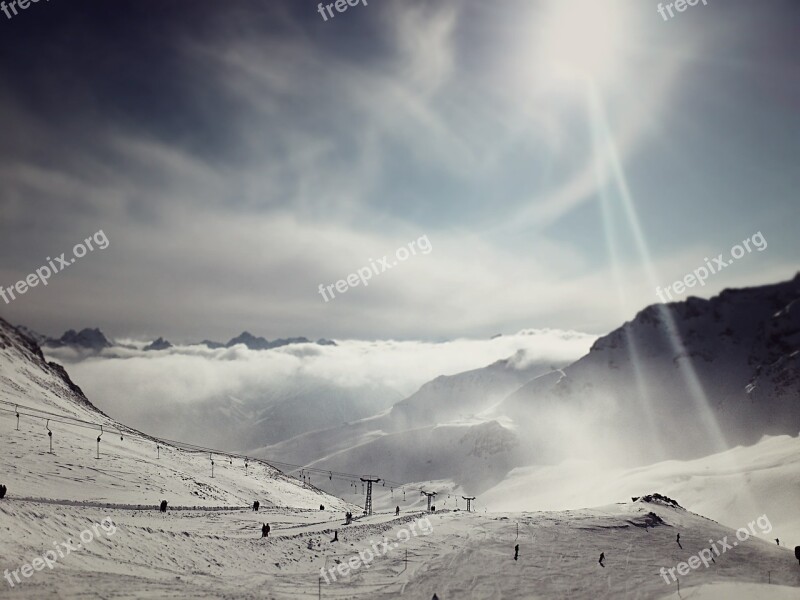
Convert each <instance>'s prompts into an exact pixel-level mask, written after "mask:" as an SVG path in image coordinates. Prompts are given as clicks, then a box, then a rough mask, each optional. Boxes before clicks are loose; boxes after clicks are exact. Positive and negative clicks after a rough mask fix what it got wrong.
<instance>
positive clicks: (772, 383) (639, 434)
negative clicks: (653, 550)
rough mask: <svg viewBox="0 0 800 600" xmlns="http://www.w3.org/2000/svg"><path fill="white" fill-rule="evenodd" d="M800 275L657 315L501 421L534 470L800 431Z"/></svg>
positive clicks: (679, 453)
mask: <svg viewBox="0 0 800 600" xmlns="http://www.w3.org/2000/svg"><path fill="white" fill-rule="evenodd" d="M798 395H800V275H798V276H797V277H795V278H794V279H793V280H791V281H787V282H784V283H779V284H775V285H768V286H762V287H756V288H748V289H738V290H726V291H724V292H722V293H721V294H720V295H718V296H716V297H714V298H711V299H710V300H702V299H699V298H689V299H688V300H686V301H685V302H675V303H671V304H668V305H654V306H649V307H648V308H646V309H644V310H643V311H641V312H640V313H639V314H638V315H636V318H634V319H633V320H632V321H630V322H628V323H625V324H624V325H623V326H622V327H620V328H619V329H617V330H615V331H613V332H611V333H610V334H609V335H607V336H605V337H602V338H600V339H598V340H597V341H596V342H595V344H594V346H593V347H592V349H591V351H590V352H589V354H588V355H586V356H584V357H583V358H581V359H580V360H578V361H577V362H575V363H574V364H572V365H570V366H568V367H566V368H564V369H563V372H562V373H561V374H560V375H559V376H557V377H553V376H547V377H546V378H544V379H539V380H535V381H533V382H531V383H529V384H528V385H526V386H524V387H522V388H521V389H520V390H518V391H517V392H515V393H514V394H512V395H511V396H510V397H509V398H508V399H507V400H506V401H505V402H504V403H503V405H502V406H500V407H499V408H498V410H497V412H496V415H497V416H506V417H509V418H510V419H511V420H512V421H513V422H514V423H515V424H516V425H517V427H518V428H519V429H520V430H524V431H525V432H526V440H527V441H528V442H529V451H530V452H531V453H535V454H536V456H538V457H539V460H538V462H540V463H541V462H553V461H557V460H560V459H562V458H565V457H584V456H587V455H588V454H597V455H601V456H606V457H608V458H609V460H610V461H611V460H613V461H617V462H628V463H633V464H646V463H649V462H654V461H657V460H664V459H670V458H694V457H699V456H704V455H706V454H710V453H713V452H718V451H721V450H725V449H727V448H730V447H733V446H736V445H751V444H753V443H755V442H757V441H758V440H759V439H760V438H761V437H762V436H763V435H780V434H790V435H794V434H797V432H798V431H800V403H798V401H797V398H798Z"/></svg>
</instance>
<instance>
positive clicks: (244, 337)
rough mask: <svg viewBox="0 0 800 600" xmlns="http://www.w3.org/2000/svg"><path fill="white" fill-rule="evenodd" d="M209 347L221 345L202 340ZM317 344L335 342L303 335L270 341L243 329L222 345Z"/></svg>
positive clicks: (260, 347)
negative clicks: (310, 338) (314, 339)
mask: <svg viewBox="0 0 800 600" xmlns="http://www.w3.org/2000/svg"><path fill="white" fill-rule="evenodd" d="M203 343H204V344H206V345H207V346H208V347H209V348H218V347H221V346H222V345H221V344H219V343H218V342H209V341H208V340H206V341H204V342H203ZM314 343H316V344H318V345H320V346H335V345H336V342H333V341H331V340H326V339H325V338H321V339H319V340H317V341H316V342H312V341H311V340H309V339H308V338H305V337H294V338H285V339H284V338H280V339H277V340H272V341H271V342H270V341H269V340H267V339H266V338H263V337H260V336H259V337H256V336H254V335H253V334H251V333H250V332H248V331H243V332H242V333H241V334H239V335H238V336H236V337H235V338H232V339H231V340H230V341H228V343H227V344H224V347H226V348H230V347H232V346H235V345H237V344H243V345H245V346H247V347H248V348H249V349H250V350H272V349H273V348H280V347H282V346H289V345H290V344H314Z"/></svg>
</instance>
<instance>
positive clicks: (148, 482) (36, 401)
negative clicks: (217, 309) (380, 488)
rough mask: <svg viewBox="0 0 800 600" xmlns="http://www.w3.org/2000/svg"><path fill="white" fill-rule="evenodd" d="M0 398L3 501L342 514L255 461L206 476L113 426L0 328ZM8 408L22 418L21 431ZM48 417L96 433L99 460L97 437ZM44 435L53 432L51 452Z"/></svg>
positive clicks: (30, 346) (157, 444)
mask: <svg viewBox="0 0 800 600" xmlns="http://www.w3.org/2000/svg"><path fill="white" fill-rule="evenodd" d="M0 400H2V401H3V403H2V404H0V409H2V410H0V441H2V445H3V452H2V453H0V473H2V474H3V475H2V478H3V482H4V483H5V485H7V486H8V488H9V497H10V498H15V497H17V498H19V497H30V498H49V499H54V500H60V501H69V502H94V503H109V504H110V503H119V504H125V505H150V506H155V505H157V504H158V503H159V502H160V501H161V500H162V499H165V498H166V499H168V501H169V503H170V504H172V505H184V506H247V505H250V504H251V503H252V502H253V501H254V500H255V499H260V500H261V503H262V505H264V506H287V505H289V506H297V507H304V508H318V507H319V505H320V504H325V505H327V506H330V507H332V508H340V509H344V508H345V507H346V506H347V504H346V503H345V502H343V501H342V500H340V499H338V498H335V497H332V496H329V495H327V494H324V493H322V492H320V491H319V490H317V489H315V488H313V487H311V486H307V485H303V484H301V483H299V482H297V481H296V480H294V479H292V478H289V477H286V476H285V475H283V474H282V473H280V472H279V471H277V470H276V469H273V468H272V467H269V466H268V465H267V464H265V463H261V462H257V461H252V462H251V463H250V464H249V465H248V468H247V472H245V467H244V464H243V461H241V460H238V459H237V460H235V461H234V460H233V459H228V458H227V457H221V456H218V457H216V459H215V465H214V466H215V472H214V477H213V478H212V477H211V458H212V457H210V456H209V454H206V453H199V452H189V451H186V450H182V449H180V448H178V447H176V446H174V445H172V444H169V443H165V442H164V441H161V440H158V439H157V438H154V437H151V436H148V435H146V434H142V433H140V432H138V431H135V430H133V429H130V428H128V427H125V426H124V425H120V424H118V423H117V422H115V421H114V420H113V419H111V418H110V417H109V416H107V415H105V414H103V413H102V412H101V411H99V410H97V409H96V408H95V407H94V406H93V405H92V404H91V403H90V402H89V401H88V400H87V399H86V397H85V396H84V395H83V392H82V391H81V390H80V388H79V387H78V386H76V385H75V384H74V383H73V382H72V381H71V380H70V379H69V376H68V375H67V374H66V371H65V370H64V369H63V368H62V367H60V366H59V365H56V364H55V363H47V362H46V361H45V360H44V357H43V355H42V353H41V351H40V350H39V348H38V347H37V346H36V344H35V342H34V341H33V340H31V339H29V338H27V337H25V336H24V335H21V334H20V333H19V332H17V331H16V330H15V329H14V328H13V327H12V326H10V325H9V324H8V323H6V322H5V321H2V320H0ZM15 404H19V405H20V408H19V412H20V414H21V415H22V416H21V418H20V420H19V430H17V429H16V425H17V421H16V417H15V407H14V405H15ZM23 407H25V408H23ZM30 409H33V410H30ZM40 411H41V412H40ZM45 412H46V413H48V414H44V413H45ZM54 415H65V416H67V417H71V418H72V419H77V420H79V421H86V422H89V423H94V424H97V425H98V426H102V427H103V433H102V435H101V442H100V458H99V459H97V458H96V456H97V442H96V437H97V436H98V435H99V434H100V432H99V430H98V429H93V428H92V427H91V426H88V427H85V426H84V427H81V426H78V425H79V424H77V423H74V422H73V421H72V420H71V419H69V420H66V421H64V420H63V419H59V418H58V417H55V416H54ZM49 416H53V419H52V420H51V421H50V422H47V421H46V420H45V418H46V417H49ZM61 421H64V422H61ZM46 427H49V429H50V431H52V433H53V435H52V444H53V454H50V453H49V443H50V440H49V439H48V435H47V429H46Z"/></svg>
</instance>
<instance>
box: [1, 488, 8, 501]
mask: <svg viewBox="0 0 800 600" xmlns="http://www.w3.org/2000/svg"><path fill="white" fill-rule="evenodd" d="M7 491H8V488H7V487H6V486H4V485H0V498H5V497H6V492H7Z"/></svg>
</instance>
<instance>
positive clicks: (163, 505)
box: [160, 500, 167, 513]
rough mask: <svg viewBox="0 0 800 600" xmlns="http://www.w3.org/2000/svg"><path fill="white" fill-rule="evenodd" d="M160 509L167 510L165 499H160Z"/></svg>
mask: <svg viewBox="0 0 800 600" xmlns="http://www.w3.org/2000/svg"><path fill="white" fill-rule="evenodd" d="M160 509H161V512H163V513H165V512H167V501H166V500H162V501H161V506H160Z"/></svg>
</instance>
